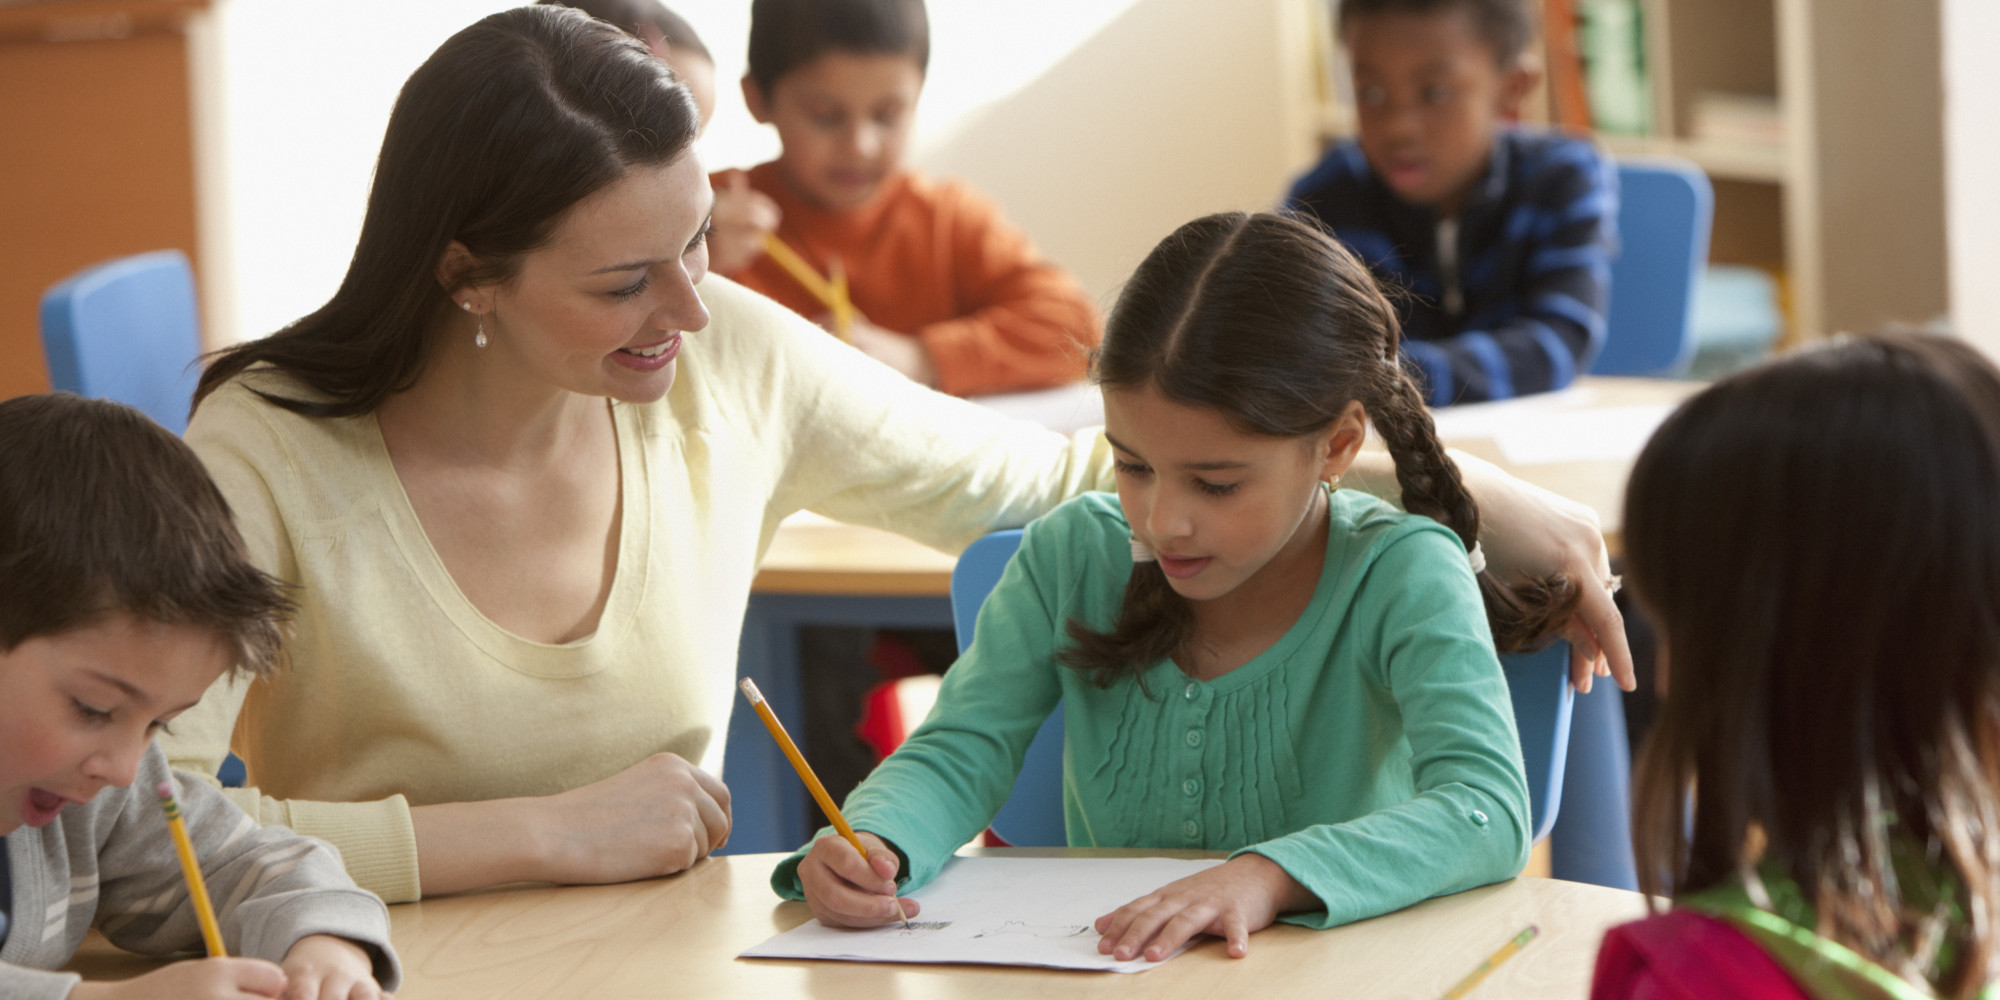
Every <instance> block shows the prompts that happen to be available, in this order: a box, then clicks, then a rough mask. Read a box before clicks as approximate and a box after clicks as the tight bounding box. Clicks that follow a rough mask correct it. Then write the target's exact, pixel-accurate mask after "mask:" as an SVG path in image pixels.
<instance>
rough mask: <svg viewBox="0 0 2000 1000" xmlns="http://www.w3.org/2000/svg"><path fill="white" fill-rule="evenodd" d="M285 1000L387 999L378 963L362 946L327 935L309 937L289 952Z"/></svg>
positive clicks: (300, 940)
mask: <svg viewBox="0 0 2000 1000" xmlns="http://www.w3.org/2000/svg"><path fill="white" fill-rule="evenodd" d="M284 970H285V977H286V979H287V980H288V985H287V986H286V988H285V996H284V1000H384V998H386V997H389V996H390V994H389V993H387V992H385V991H384V990H383V989H382V987H381V985H380V984H378V983H376V982H375V963H374V961H373V960H371V959H370V958H369V957H368V953H367V952H365V951H363V950H361V946H360V945H357V944H355V943H354V942H352V941H348V940H345V939H342V938H337V937H333V936H331V935H327V934H308V935H306V936H305V937H302V938H300V939H298V941H296V942H294V943H293V944H292V947H291V950H289V951H287V952H285V963H284Z"/></svg>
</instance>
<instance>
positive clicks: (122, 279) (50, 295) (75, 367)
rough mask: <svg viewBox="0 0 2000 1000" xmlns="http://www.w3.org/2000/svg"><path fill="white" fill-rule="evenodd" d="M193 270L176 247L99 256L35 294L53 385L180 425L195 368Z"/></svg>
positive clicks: (196, 375)
mask: <svg viewBox="0 0 2000 1000" xmlns="http://www.w3.org/2000/svg"><path fill="white" fill-rule="evenodd" d="M199 331H200V325H199V320H198V319H197V318H196V316H195V305H194V271H193V270H192V269H191V268H189V267H188V260H187V257H186V256H184V255H183V254H182V253H181V252H180V251H179V250H160V251H156V252H154V253H143V254H139V255H137V256H134V257H122V258H119V259H117V260H112V261H107V262H105V263H102V264H98V265H96V266H94V267H91V268H88V269H86V270H83V271H79V272H78V273H76V274H74V275H71V276H70V277H69V278H68V279H66V280H64V281H63V282H62V283H60V284H58V285H55V286H54V287H52V288H50V289H49V290H48V291H47V292H45V293H43V295H42V352H43V354H44V355H46V356H47V358H48V365H49V381H50V383H51V384H53V385H54V386H55V388H56V389H58V390H61V391H64V392H74V393H77V394H79V395H83V396H93V397H96V398H98V399H112V400H117V401H118V402H120V403H125V404H127V405H130V406H132V407H135V408H137V409H138V410H140V411H141V412H143V413H145V414H146V415H147V416H149V417H152V418H153V419H154V420H157V421H159V422H160V423H161V425H163V426H165V427H166V428H167V429H168V430H171V431H173V432H174V433H175V434H180V433H182V432H184V431H186V430H187V418H188V406H189V404H190V403H191V402H192V401H193V400H194V388H195V382H196V381H197V380H198V379H199V378H200V376H201V373H200V371H199V370H198V368H197V367H196V365H195V360H196V358H198V357H199V356H200V354H201V334H200V332H199Z"/></svg>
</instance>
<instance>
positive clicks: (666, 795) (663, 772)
mask: <svg viewBox="0 0 2000 1000" xmlns="http://www.w3.org/2000/svg"><path fill="white" fill-rule="evenodd" d="M534 801H535V802H536V803H538V804H539V805H540V812H541V825H542V830H543V834H544V836H546V837H547V838H548V839H547V841H546V843H547V850H545V851H544V853H543V858H544V864H545V868H544V876H543V878H544V880H545V881H549V882H561V883H567V884H585V883H590V884H595V883H601V882H630V881H632V880H633V879H642V878H652V877H654V876H656V875H666V874H668V873H671V872H677V871H680V870H682V869H684V868H687V867H688V866H690V865H692V864H694V863H695V862H697V861H700V860H701V859H702V858H705V857H707V856H708V855H709V853H710V852H712V851H714V850H715V849H717V848H719V847H721V846H722V845H723V844H726V843H728V842H729V789H728V788H725V787H723V784H722V781H721V779H719V778H717V777H715V776H714V775H712V774H709V773H708V772H707V771H704V770H702V769H701V768H698V767H696V766H694V765H693V764H690V763H688V762H687V761H686V760H684V759H682V758H680V757H678V756H675V755H674V754H670V753H658V754H654V755H653V756H651V757H648V758H646V759H645V760H642V761H640V762H639V763H637V764H634V765H632V766H631V767H628V768H626V769H625V770H623V771H620V772H619V773H617V774H614V775H612V776H611V777H609V778H606V779H604V780H603V781H599V782H596V783H594V784H589V785H585V786H583V787H582V788H578V789H573V790H571V791H567V792H563V793H561V794H558V795H551V796H548V797H547V798H541V799H535V800H534Z"/></svg>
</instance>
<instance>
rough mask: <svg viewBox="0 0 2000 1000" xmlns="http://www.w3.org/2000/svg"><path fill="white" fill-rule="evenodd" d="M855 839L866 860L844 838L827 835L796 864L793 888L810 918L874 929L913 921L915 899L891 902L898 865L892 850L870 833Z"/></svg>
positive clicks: (898, 860)
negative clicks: (864, 847) (796, 888)
mask: <svg viewBox="0 0 2000 1000" xmlns="http://www.w3.org/2000/svg"><path fill="white" fill-rule="evenodd" d="M857 836H859V837H860V838H861V843H863V844H865V845H867V847H868V857H867V858H866V859H863V858H862V857H861V852H859V851H856V850H855V849H854V845H853V844H850V843H848V842H847V838H845V837H842V836H840V835H838V834H828V835H827V836H824V837H821V838H819V839H818V840H817V841H814V842H813V846H812V850H811V851H809V852H807V853H806V858H805V860H804V861H801V862H799V885H800V886H802V887H803V888H804V889H805V893H806V905H807V906H809V907H812V912H813V916H815V917H818V918H819V922H820V923H822V924H825V925H827V926H828V927H880V926H882V925H883V924H891V923H897V922H899V921H902V920H905V919H907V918H909V917H914V916H916V915H917V913H918V911H919V910H921V909H922V907H920V906H918V905H917V901H916V900H914V899H897V898H896V874H897V872H899V871H901V870H902V867H903V861H902V858H900V857H898V856H897V854H896V850H895V848H892V847H890V846H889V843H888V841H885V840H883V839H882V838H880V837H877V836H875V835H874V834H872V833H866V832H862V833H858V834H857ZM898 906H901V908H902V909H901V910H900V911H898V909H897V907H898Z"/></svg>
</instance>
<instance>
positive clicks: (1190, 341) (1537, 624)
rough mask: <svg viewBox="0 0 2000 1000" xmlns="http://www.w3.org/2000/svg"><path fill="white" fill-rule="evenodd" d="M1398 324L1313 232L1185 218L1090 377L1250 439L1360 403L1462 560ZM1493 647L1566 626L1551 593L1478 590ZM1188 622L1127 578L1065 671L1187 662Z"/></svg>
mask: <svg viewBox="0 0 2000 1000" xmlns="http://www.w3.org/2000/svg"><path fill="white" fill-rule="evenodd" d="M1397 335H1398V334H1397V325H1396V311H1395V308H1394V307H1393V306H1392V305H1390V303H1389V300H1388V299H1387V298H1386V297H1385V296H1384V295H1383V294H1382V290H1381V289H1380V288H1379V287H1378V286H1377V285H1376V284H1375V280H1374V278H1372V277H1371V276H1370V275H1369V273H1368V268H1367V267H1366V266H1365V265H1363V264H1362V263H1361V261H1360V260H1358V259H1357V258H1355V256H1354V255H1353V254H1352V253H1350V252H1348V251H1347V250H1346V249H1345V248H1343V247H1342V246H1341V245H1340V244H1339V243H1337V242H1335V241H1334V240H1333V238H1332V237H1329V236H1327V235H1326V234H1325V233H1323V232H1321V231H1320V230H1319V228H1318V227H1316V226H1313V225H1311V224H1309V223H1306V222H1302V221H1299V220H1297V219H1293V218H1289V217H1286V216H1282V215H1272V214H1269V213H1258V214H1255V215H1246V214H1243V213H1241V212H1231V213H1224V214H1220V215H1211V216H1207V217H1206V218H1201V219H1196V220H1195V221H1193V222H1190V223H1188V224H1187V225H1184V226H1182V227H1180V228H1179V229H1177V230H1175V231H1174V233H1173V234H1172V235H1171V236H1168V237H1167V238H1166V239H1165V240H1162V241H1161V242H1160V245H1159V246H1157V247H1154V248H1153V252H1152V253H1150V254H1148V255H1147V256H1146V259H1145V261H1143V262H1142V263H1140V265H1139V268H1138V270H1136V271H1134V272H1133V273H1132V278H1131V280H1130V281H1128V282H1127V283H1126V285H1125V289H1124V291H1123V292H1121V293H1120V294H1119V296H1118V304H1117V305H1116V306H1115V307H1114V308H1113V309H1112V311H1111V317H1110V319H1109V321H1108V322H1107V323H1106V324H1105V331H1104V343H1103V344H1102V345H1101V346H1100V347H1099V348H1098V350H1097V354H1096V358H1095V363H1094V366H1093V374H1094V376H1095V377H1096V379H1097V381H1098V382H1099V383H1100V384H1102V385H1104V386H1106V387H1108V388H1117V389H1128V388H1138V387H1142V386H1150V387H1153V388H1155V389H1157V390H1158V391H1159V392H1160V393H1161V394H1162V395H1164V396H1165V397H1166V398H1168V399H1171V400H1174V401H1176V402H1179V403H1183V404H1186V405H1189V406H1198V407H1204V408H1208V409H1213V410H1216V411H1218V412H1220V413H1222V414H1224V415H1226V416H1227V417H1228V418H1229V419H1230V421H1231V422H1232V423H1234V424H1236V425H1237V426H1238V427H1240V428H1242V429H1243V430H1245V431H1247V432H1249V433H1252V434H1263V435H1268V436H1271V437H1285V438H1289V437H1301V436H1304V435H1307V434H1312V433H1315V432H1317V431H1320V430H1323V429H1325V428H1326V427H1327V426H1329V425H1331V424H1332V423H1333V422H1334V420H1335V419H1337V418H1338V417H1339V416H1340V414H1341V412H1342V411H1343V410H1345V409H1346V408H1347V406H1348V404H1349V403H1352V402H1357V401H1358V402H1360V403H1361V405H1362V408H1363V409H1364V410H1365V411H1366V412H1367V414H1368V417H1369V419H1370V420H1371V421H1372V422H1373V423H1374V426H1375V429H1376V431H1377V432H1378V433H1380V434H1381V436H1382V439H1383V441H1384V442H1386V443H1387V444H1388V446H1389V454H1390V455H1391V457H1393V458H1394V459H1395V460H1396V479H1397V482H1398V483H1399V484H1400V485H1401V486H1402V489H1403V506H1404V508H1405V509H1407V510H1408V511H1410V512H1411V513H1415V514H1423V515H1426V516H1428V517H1431V518H1433V519H1435V520H1437V521H1439V522H1440V523H1442V524H1443V525H1444V526H1445V527H1447V528H1450V529H1451V530H1452V531H1454V532H1456V533H1457V534H1458V537H1459V540H1460V541H1461V542H1463V543H1464V544H1465V547H1466V548H1467V549H1471V548H1472V546H1473V544H1474V543H1475V542H1476V541H1477V540H1478V538H1479V508H1478V507H1477V505H1475V504H1474V503H1473V500H1472V497H1471V495H1470V494H1468V493H1467V492H1466V491H1465V486H1464V484H1463V483H1462V482H1461V481H1460V480H1459V475H1458V467H1457V466H1456V465H1454V464H1453V463H1452V461H1451V459H1450V458H1449V457H1447V456H1446V455H1445V451H1444V447H1443V445H1441V444H1439V443H1438V439H1437V434H1436V431H1435V429H1434V428H1433V427H1432V425H1431V416H1430V411H1429V410H1427V409H1425V408H1424V401H1423V395H1422V393H1420V392H1419V391H1418V389H1417V386H1416V383H1415V382H1413V381H1411V379H1410V376H1409V375H1408V374H1407V373H1406V372H1405V371H1404V369H1403V367H1402V366H1401V365H1400V364H1399V363H1398V362H1397ZM1479 586H1480V591H1481V593H1482V595H1483V597H1484V598H1485V602H1486V610H1487V617H1488V620H1489V621H1490V622H1491V623H1492V626H1493V637H1494V642H1495V644H1496V645H1497V646H1499V648H1500V649H1501V650H1502V651H1512V650H1516V649H1522V648H1526V647H1528V646H1530V645H1532V644H1534V643H1536V642H1537V641H1539V640H1541V639H1543V638H1544V637H1545V636H1547V635H1548V634H1550V633H1551V632H1553V631H1554V629H1555V628H1556V626H1558V625H1560V624H1561V623H1562V622H1563V621H1564V620H1565V619H1567V618H1568V617H1569V614H1570V612H1571V610H1572V609H1573V608H1574V607H1575V605H1576V601H1577V597H1578V592H1577V590H1576V586H1575V584H1574V583H1573V582H1571V581H1568V580H1565V579H1562V578H1547V579H1541V580H1536V581H1531V582H1530V583H1528V584H1525V585H1522V586H1520V587H1519V588H1517V589H1509V588H1507V587H1503V586H1501V585H1500V584H1499V583H1497V582H1496V581H1495V580H1494V579H1493V577H1492V575H1491V574H1488V573H1482V574H1480V576H1479ZM1193 630H1194V617H1193V611H1192V609H1191V608H1190V607H1189V606H1188V603H1187V601H1186V600H1185V599H1184V598H1182V597H1181V596H1180V595H1179V594H1177V593H1175V592H1174V590H1173V588H1172V586H1170V585H1169V584H1168V583H1167V579H1166V575H1165V574H1164V573H1162V572H1161V570H1160V567H1159V564H1158V563H1140V564H1136V565H1134V566H1133V568H1132V578H1131V581H1130V582H1129V583H1128V584H1127V585H1126V590H1125V601H1124V605H1123V606H1122V607H1121V608H1120V610H1119V615H1118V622H1117V624H1116V625H1115V626H1114V627H1113V629H1112V630H1111V631H1110V632H1108V633H1101V632H1094V631H1091V630H1090V629H1088V628H1087V627H1085V626H1084V625H1083V624H1082V623H1080V622H1076V621H1072V622H1070V624H1069V628H1068V631H1069V635H1070V638H1071V639H1072V640H1073V642H1072V644H1071V645H1070V646H1068V647H1065V649H1064V651H1063V653H1062V659H1063V662H1065V663H1067V664H1069V665H1070V666H1073V667H1077V668H1079V669H1082V670H1085V671H1089V672H1093V673H1095V674H1096V679H1097V682H1098V683H1100V684H1104V685H1109V684H1110V683H1111V682H1112V681H1113V680H1115V679H1116V678H1117V677H1118V676H1119V675H1121V674H1124V673H1127V672H1131V673H1134V674H1136V673H1138V672H1140V671H1143V670H1144V668H1145V667H1146V666H1147V665H1148V664H1152V663H1157V662H1159V661H1160V660H1161V659H1164V658H1166V657H1169V656H1173V655H1175V654H1176V653H1180V652H1182V651H1183V650H1184V648H1185V646H1186V644H1187V643H1188V641H1189V639H1190V638H1191V637H1192V635H1193Z"/></svg>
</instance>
